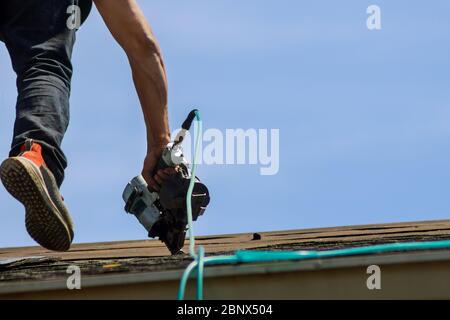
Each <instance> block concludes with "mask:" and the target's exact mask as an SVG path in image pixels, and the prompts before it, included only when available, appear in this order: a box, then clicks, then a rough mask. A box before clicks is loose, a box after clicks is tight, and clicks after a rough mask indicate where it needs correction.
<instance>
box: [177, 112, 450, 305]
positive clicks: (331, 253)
mask: <svg viewBox="0 0 450 320" xmlns="http://www.w3.org/2000/svg"><path fill="white" fill-rule="evenodd" d="M196 120H197V122H198V132H197V138H196V144H195V150H194V156H193V158H194V159H193V164H192V176H191V181H190V184H189V189H188V193H187V195H186V206H187V215H188V227H189V253H190V255H191V257H192V258H193V259H194V261H193V262H191V264H189V266H188V267H187V268H186V270H185V271H184V273H183V275H182V277H181V280H180V288H179V291H178V300H183V299H184V296H185V292H186V285H187V282H188V280H189V277H190V275H191V273H192V272H193V271H194V270H196V269H197V291H196V298H197V299H198V300H202V299H203V285H204V284H203V278H204V267H205V266H208V265H219V264H220V265H225V264H238V263H256V262H275V261H299V260H307V259H320V258H332V257H342V256H354V255H367V254H376V253H385V252H396V251H420V250H434V249H448V248H450V240H443V241H430V242H405V243H388V244H381V245H373V246H366V247H359V248H347V249H337V250H325V251H248V250H239V251H236V253H235V254H233V255H221V256H213V257H205V250H204V248H203V247H200V248H199V252H198V254H197V253H196V252H195V235H194V228H193V223H192V206H191V198H192V191H193V189H194V184H195V172H196V169H197V159H198V152H199V146H200V132H201V120H200V114H199V112H198V111H197V112H196Z"/></svg>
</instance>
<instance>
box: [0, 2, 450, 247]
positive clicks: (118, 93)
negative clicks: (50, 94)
mask: <svg viewBox="0 0 450 320" xmlns="http://www.w3.org/2000/svg"><path fill="white" fill-rule="evenodd" d="M139 3H140V4H141V6H142V8H143V10H144V12H145V14H146V16H147V17H148V18H149V20H150V22H151V24H152V27H153V29H154V31H155V33H156V35H157V37H158V39H159V41H160V43H161V46H162V49H163V53H164V56H165V63H166V65H167V71H168V77H169V83H170V120H171V127H172V129H175V128H177V127H178V126H179V124H180V123H181V121H182V120H183V118H184V117H185V115H186V113H187V112H188V111H189V110H190V109H191V107H193V106H197V107H198V108H200V110H201V112H202V115H203V118H204V124H203V125H204V127H205V129H207V128H218V129H221V130H225V129H227V128H244V129H248V128H256V129H258V128H267V129H271V128H278V129H280V143H281V145H280V171H279V173H278V174H277V175H275V176H260V175H259V167H258V166H204V165H203V166H200V168H199V172H198V174H199V176H200V177H201V178H202V180H204V181H205V182H206V183H207V185H208V186H209V188H210V191H211V194H212V202H211V205H210V207H209V208H208V210H207V212H206V214H205V216H204V217H202V218H201V220H199V221H198V223H197V224H196V232H197V234H204V235H206V234H222V233H238V232H255V231H269V230H284V229H301V228H311V227H326V226H337V225H353V224H367V223H383V222H397V221H412V220H431V219H447V218H449V217H450V201H449V196H448V192H449V190H450V170H449V162H450V91H449V90H448V89H449V85H450V68H449V67H450V41H449V40H450V20H449V19H448V14H449V12H450V3H449V2H448V1H443V0H442V1H438V0H436V1H433V2H425V1H361V0H354V1H352V0H348V1H347V0H344V1H322V0H317V1H313V2H311V1H308V2H307V1H299V0H280V1H273V0H270V1H269V0H267V1H256V0H246V1H239V2H237V1H230V0H227V1H225V0H215V1H207V0H191V1H139ZM371 4H377V5H379V6H380V8H381V13H382V30H380V31H369V30H368V29H367V28H366V18H367V14H366V9H367V7H368V6H369V5H371ZM73 63H74V67H75V73H74V78H73V91H72V99H71V124H70V128H69V130H68V132H67V135H66V138H65V141H64V144H63V148H64V150H65V152H66V154H67V156H68V158H69V168H68V170H67V174H66V181H65V183H64V185H63V188H62V193H63V195H64V197H65V199H66V202H67V204H68V206H69V207H70V209H71V212H72V215H73V217H74V219H75V222H76V238H75V242H92V241H112V240H131V239H144V238H146V233H145V230H144V229H142V227H141V226H140V225H139V224H138V223H137V221H135V220H134V219H133V217H131V216H128V215H126V214H125V213H124V212H123V202H122V199H121V193H122V190H123V188H124V186H125V184H126V183H127V181H128V180H129V179H130V178H132V177H133V176H135V175H136V174H137V173H139V172H140V169H141V165H142V160H143V158H144V154H145V134H144V132H145V129H144V123H143V121H142V116H141V111H140V107H139V104H138V100H137V97H136V94H135V91H134V87H133V85H132V82H131V77H130V72H129V66H128V64H127V60H126V58H125V56H124V54H123V52H122V50H121V49H120V47H118V45H117V44H116V43H115V42H114V40H113V39H112V37H111V36H110V35H109V33H108V30H107V29H106V27H105V26H104V24H103V22H102V20H101V18H100V17H99V15H98V13H97V11H96V10H95V9H94V10H93V11H92V13H91V15H90V17H89V19H88V20H87V22H86V23H85V24H84V25H83V27H82V29H81V30H80V31H79V32H78V39H77V45H76V48H75V51H74V59H73ZM14 79H15V77H14V74H13V72H12V70H11V67H10V64H9V58H8V56H7V52H6V50H5V48H4V46H3V45H1V46H0V111H1V116H0V141H1V142H2V143H1V144H0V154H1V155H3V156H6V155H7V153H8V151H9V144H10V140H11V133H12V125H13V118H14V104H15V97H16V92H15V83H14ZM0 207H1V210H0V215H1V224H0V247H7V246H21V245H33V244H34V243H33V241H32V240H31V239H30V238H29V236H28V235H27V233H26V231H25V227H24V222H23V221H24V214H23V209H22V207H21V205H20V204H19V203H17V202H15V201H14V200H13V199H12V198H11V197H10V196H9V195H8V194H7V193H6V191H5V190H4V189H3V188H2V189H1V190H0Z"/></svg>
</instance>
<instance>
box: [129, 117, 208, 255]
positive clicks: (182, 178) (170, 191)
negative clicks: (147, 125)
mask: <svg viewBox="0 0 450 320" xmlns="http://www.w3.org/2000/svg"><path fill="white" fill-rule="evenodd" d="M196 112H197V110H193V111H192V112H191V113H190V114H189V116H188V117H187V119H186V121H184V123H183V125H182V129H181V131H180V132H179V134H178V135H177V137H176V138H175V140H174V142H173V143H170V144H169V145H168V146H167V147H166V148H165V150H164V151H163V153H162V155H161V158H160V159H159V161H158V163H157V165H156V167H155V170H154V173H156V172H157V171H158V170H160V169H164V168H168V167H174V168H177V170H176V171H177V173H176V174H173V175H170V176H169V178H167V179H166V180H165V181H164V182H163V184H162V185H161V189H160V190H159V191H158V192H156V191H154V190H152V189H150V188H149V186H148V185H147V182H146V181H145V180H144V178H143V177H142V175H140V176H137V177H136V178H134V179H133V180H131V181H130V182H129V183H128V184H127V186H126V187H125V190H124V192H123V195H122V197H123V200H124V201H125V211H126V212H128V213H130V214H133V215H134V216H136V218H137V219H138V220H139V222H140V223H141V224H142V225H143V226H144V228H145V229H146V230H147V232H148V236H149V237H151V238H159V240H161V241H162V242H163V243H164V244H165V245H166V246H167V248H168V249H169V251H170V252H171V254H172V255H175V254H179V253H182V252H183V251H182V248H183V246H184V241H185V238H186V231H187V225H188V220H187V219H188V218H187V207H186V196H187V193H188V189H189V184H190V181H191V176H192V175H191V170H190V167H189V164H188V161H187V160H186V158H185V156H184V154H183V149H182V142H183V140H184V138H185V135H186V133H187V132H188V131H189V129H190V127H191V125H192V122H193V120H194V118H195V116H196ZM209 201H210V197H209V191H208V188H207V187H206V186H205V185H204V184H203V183H201V182H200V180H199V179H198V178H197V177H195V184H194V188H193V192H192V198H191V206H192V218H193V221H197V219H198V217H199V216H201V215H203V213H204V211H205V209H206V207H207V205H208V204H209Z"/></svg>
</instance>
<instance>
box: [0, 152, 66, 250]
mask: <svg viewBox="0 0 450 320" xmlns="http://www.w3.org/2000/svg"><path fill="white" fill-rule="evenodd" d="M35 167H36V166H35V165H34V164H33V163H32V162H31V161H29V160H28V159H24V158H19V157H14V158H8V159H6V160H5V161H4V162H3V163H2V165H1V166H0V177H1V179H2V182H3V184H4V186H5V188H6V190H8V192H9V193H10V194H11V195H12V196H13V197H14V198H16V199H17V200H19V201H20V202H21V203H22V204H23V205H24V206H25V212H26V213H25V225H26V229H27V231H28V233H29V235H30V236H31V237H32V238H33V239H34V240H35V241H36V242H37V243H39V244H40V245H41V246H43V247H44V248H46V249H49V250H52V251H67V250H69V248H70V245H71V242H72V237H71V235H70V231H69V227H68V226H67V224H66V223H65V222H64V219H63V218H62V214H61V213H60V212H59V210H58V209H57V207H56V205H55V204H54V202H53V201H52V199H51V198H50V195H49V193H48V191H47V190H46V187H45V185H44V180H43V178H42V176H41V175H40V173H38V172H37V170H39V169H37V168H35ZM67 215H68V212H67Z"/></svg>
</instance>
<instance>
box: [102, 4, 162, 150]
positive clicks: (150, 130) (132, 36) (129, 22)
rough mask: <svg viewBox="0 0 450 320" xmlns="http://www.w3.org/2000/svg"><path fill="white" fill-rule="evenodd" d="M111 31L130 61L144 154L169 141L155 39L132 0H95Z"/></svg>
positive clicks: (159, 53) (160, 69)
mask: <svg viewBox="0 0 450 320" xmlns="http://www.w3.org/2000/svg"><path fill="white" fill-rule="evenodd" d="M95 4H96V6H97V9H98V10H99V12H100V14H101V15H102V17H103V20H104V21H105V23H106V25H107V26H108V28H109V30H110V31H111V34H112V35H113V36H114V38H115V39H116V40H117V42H118V43H119V44H120V46H121V47H122V48H123V49H124V51H125V53H126V55H127V57H128V60H129V62H130V66H131V70H132V73H133V80H134V84H135V87H136V91H137V93H138V96H139V100H140V103H141V107H142V111H143V114H144V120H145V124H146V128H147V153H153V154H155V155H156V156H157V155H158V153H159V152H160V151H161V150H162V148H163V147H165V146H166V145H167V143H169V142H170V131H169V121H168V111H167V79H166V72H165V69H164V63H163V59H162V55H161V50H160V48H159V45H158V42H157V40H156V38H155V36H154V35H153V32H152V30H151V28H150V25H149V24H148V22H147V20H146V18H145V16H144V14H143V13H142V11H141V10H140V8H139V6H138V5H137V3H136V1H135V0H114V1H112V0H95Z"/></svg>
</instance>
